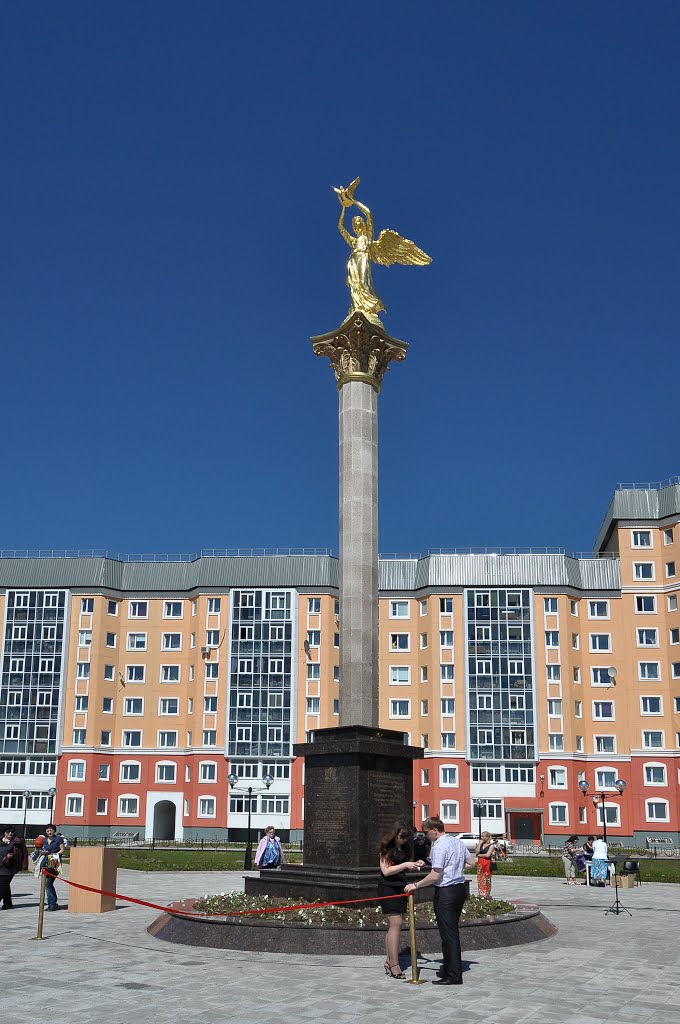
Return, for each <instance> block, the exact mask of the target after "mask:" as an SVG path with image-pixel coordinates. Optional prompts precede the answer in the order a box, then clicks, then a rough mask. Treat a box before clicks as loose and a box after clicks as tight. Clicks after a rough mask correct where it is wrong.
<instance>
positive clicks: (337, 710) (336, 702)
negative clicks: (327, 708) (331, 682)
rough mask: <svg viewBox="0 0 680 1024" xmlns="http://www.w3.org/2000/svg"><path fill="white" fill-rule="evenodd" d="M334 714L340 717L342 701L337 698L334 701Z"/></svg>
mask: <svg viewBox="0 0 680 1024" xmlns="http://www.w3.org/2000/svg"><path fill="white" fill-rule="evenodd" d="M333 714H334V715H339V714H340V701H339V700H338V698H337V697H336V698H334V700H333Z"/></svg>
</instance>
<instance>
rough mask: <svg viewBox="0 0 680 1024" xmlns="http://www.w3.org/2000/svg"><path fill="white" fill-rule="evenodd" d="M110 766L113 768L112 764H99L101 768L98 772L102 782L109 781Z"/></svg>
mask: <svg viewBox="0 0 680 1024" xmlns="http://www.w3.org/2000/svg"><path fill="white" fill-rule="evenodd" d="M110 768H111V766H110V765H108V764H100V765H99V769H98V772H97V778H98V779H99V781H100V782H108V781H109V772H110Z"/></svg>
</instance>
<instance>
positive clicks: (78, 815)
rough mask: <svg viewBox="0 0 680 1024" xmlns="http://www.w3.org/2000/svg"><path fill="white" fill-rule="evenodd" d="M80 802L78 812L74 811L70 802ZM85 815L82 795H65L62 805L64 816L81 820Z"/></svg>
mask: <svg viewBox="0 0 680 1024" xmlns="http://www.w3.org/2000/svg"><path fill="white" fill-rule="evenodd" d="M76 800H79V801H80V810H74V809H73V808H72V806H71V801H76ZM84 813H85V796H84V794H83V793H67V794H66V802H65V804H64V815H65V816H66V817H67V818H82V817H83V815H84Z"/></svg>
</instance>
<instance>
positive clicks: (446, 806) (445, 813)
mask: <svg viewBox="0 0 680 1024" xmlns="http://www.w3.org/2000/svg"><path fill="white" fill-rule="evenodd" d="M439 817H440V818H441V820H442V821H444V822H447V821H448V822H450V823H451V824H458V822H459V821H460V804H459V802H458V801H457V800H442V801H440V804H439Z"/></svg>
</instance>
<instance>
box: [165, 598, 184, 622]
mask: <svg viewBox="0 0 680 1024" xmlns="http://www.w3.org/2000/svg"><path fill="white" fill-rule="evenodd" d="M175 604H178V605H179V615H170V614H168V608H169V607H170V606H172V605H175ZM163 618H164V619H172V620H174V621H175V622H176V621H177V620H178V619H183V618H184V601H163Z"/></svg>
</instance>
